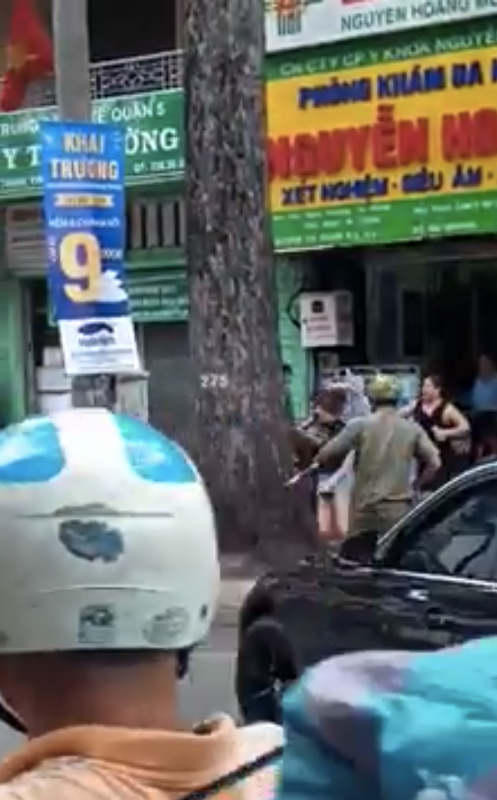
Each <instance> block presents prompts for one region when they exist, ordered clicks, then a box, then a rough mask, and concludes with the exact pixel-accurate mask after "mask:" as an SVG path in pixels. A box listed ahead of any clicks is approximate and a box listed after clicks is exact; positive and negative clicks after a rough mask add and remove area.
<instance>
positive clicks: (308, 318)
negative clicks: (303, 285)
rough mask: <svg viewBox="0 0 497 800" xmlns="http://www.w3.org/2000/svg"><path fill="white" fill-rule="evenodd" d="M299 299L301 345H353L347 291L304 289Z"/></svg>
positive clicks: (351, 317) (349, 302)
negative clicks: (305, 290)
mask: <svg viewBox="0 0 497 800" xmlns="http://www.w3.org/2000/svg"><path fill="white" fill-rule="evenodd" d="M299 301H300V326H301V327H300V338H301V344H302V347H305V348H309V349H310V348H314V347H353V345H354V300H353V296H352V293H351V292H347V291H336V292H305V293H304V294H301V295H300V298H299Z"/></svg>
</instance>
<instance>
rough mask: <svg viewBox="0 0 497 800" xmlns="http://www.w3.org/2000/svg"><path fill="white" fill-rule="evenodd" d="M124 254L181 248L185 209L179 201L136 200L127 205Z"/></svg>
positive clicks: (178, 199)
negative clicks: (125, 250) (125, 247)
mask: <svg viewBox="0 0 497 800" xmlns="http://www.w3.org/2000/svg"><path fill="white" fill-rule="evenodd" d="M127 214H128V220H127V250H128V252H131V253H133V252H139V251H143V250H165V249H168V248H174V247H184V244H185V206H184V201H183V199H182V198H177V197H175V198H167V199H163V198H155V197H153V198H140V199H138V198H137V199H132V200H130V201H129V203H128V210H127Z"/></svg>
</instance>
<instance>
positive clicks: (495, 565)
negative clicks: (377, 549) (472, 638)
mask: <svg viewBox="0 0 497 800" xmlns="http://www.w3.org/2000/svg"><path fill="white" fill-rule="evenodd" d="M385 566H388V567H390V568H394V569H399V570H406V571H409V572H427V573H432V574H439V575H451V576H457V577H464V578H473V579H477V580H497V481H495V480H494V481H489V482H486V483H484V484H477V485H475V486H470V487H467V488H466V489H465V490H462V491H459V492H457V493H455V494H453V495H452V496H450V497H448V498H446V499H445V500H443V501H442V502H441V504H440V506H438V508H436V509H434V510H433V512H432V513H428V515H427V516H426V517H425V518H424V519H421V520H417V521H413V523H412V525H411V526H410V527H408V528H406V529H405V530H404V531H400V532H399V536H398V537H397V538H396V539H395V541H394V542H393V543H392V545H391V547H390V548H389V551H388V552H387V554H386V558H385Z"/></svg>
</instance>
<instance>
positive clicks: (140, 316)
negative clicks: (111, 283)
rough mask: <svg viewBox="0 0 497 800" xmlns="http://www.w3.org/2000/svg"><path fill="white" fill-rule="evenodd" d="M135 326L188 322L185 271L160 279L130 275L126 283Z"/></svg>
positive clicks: (156, 276) (163, 274)
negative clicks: (142, 323)
mask: <svg viewBox="0 0 497 800" xmlns="http://www.w3.org/2000/svg"><path fill="white" fill-rule="evenodd" d="M126 285H127V288H128V292H129V298H130V302H131V311H132V314H133V319H134V321H135V322H184V321H185V320H187V319H188V278H187V275H186V272H185V271H184V270H170V271H164V272H162V273H161V274H160V275H136V276H135V275H133V274H131V275H129V276H128V278H127V280H126Z"/></svg>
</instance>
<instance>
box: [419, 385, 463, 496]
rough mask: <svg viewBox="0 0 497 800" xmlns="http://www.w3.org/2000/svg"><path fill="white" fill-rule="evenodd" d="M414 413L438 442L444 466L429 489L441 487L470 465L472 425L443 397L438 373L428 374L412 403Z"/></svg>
mask: <svg viewBox="0 0 497 800" xmlns="http://www.w3.org/2000/svg"><path fill="white" fill-rule="evenodd" d="M410 413H411V416H412V418H413V419H414V420H415V422H417V423H418V425H420V426H421V427H422V428H423V430H424V431H425V432H426V433H427V435H428V436H429V437H430V439H431V440H432V441H433V442H434V443H435V444H436V446H437V447H438V450H439V452H440V458H441V461H442V466H441V467H440V469H439V471H438V472H437V474H436V475H435V476H434V477H433V479H432V481H431V482H430V484H429V486H428V487H427V488H428V489H430V490H433V489H438V487H439V486H442V485H443V484H444V483H446V482H447V481H448V480H450V479H451V478H453V477H454V476H455V475H459V474H460V473H461V472H464V470H466V469H467V468H468V467H469V465H470V453H471V442H470V428H469V423H468V421H467V419H466V418H465V417H464V416H463V414H461V412H460V411H459V409H457V408H456V407H455V405H454V404H453V403H451V402H449V401H448V400H446V399H445V398H444V395H443V388H442V381H441V380H440V378H439V376H438V375H427V376H426V378H425V379H424V381H423V385H422V388H421V396H420V398H419V400H418V401H417V402H416V403H414V404H413V405H412V407H411V411H410Z"/></svg>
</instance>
